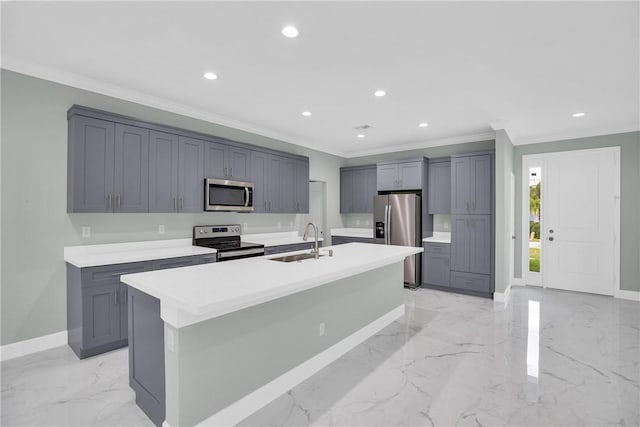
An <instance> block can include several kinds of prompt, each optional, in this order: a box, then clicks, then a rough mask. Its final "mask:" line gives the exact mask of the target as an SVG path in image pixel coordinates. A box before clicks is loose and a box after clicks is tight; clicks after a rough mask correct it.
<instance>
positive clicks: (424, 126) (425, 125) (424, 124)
mask: <svg viewBox="0 0 640 427" xmlns="http://www.w3.org/2000/svg"><path fill="white" fill-rule="evenodd" d="M418 126H420V127H421V128H426V127H427V126H429V123H420V124H419V125H418Z"/></svg>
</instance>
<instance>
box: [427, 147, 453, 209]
mask: <svg viewBox="0 0 640 427" xmlns="http://www.w3.org/2000/svg"><path fill="white" fill-rule="evenodd" d="M428 197H429V203H428V213H430V214H449V213H451V161H450V160H448V159H447V160H446V161H429V196H428Z"/></svg>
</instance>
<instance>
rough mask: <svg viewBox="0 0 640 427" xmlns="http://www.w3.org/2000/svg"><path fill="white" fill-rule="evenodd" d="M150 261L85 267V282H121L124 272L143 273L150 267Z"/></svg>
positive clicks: (89, 283)
mask: <svg viewBox="0 0 640 427" xmlns="http://www.w3.org/2000/svg"><path fill="white" fill-rule="evenodd" d="M149 264H150V263H146V262H135V263H127V264H112V265H102V266H99V267H88V268H83V269H82V273H83V281H82V283H83V284H86V285H100V284H103V283H106V282H116V283H118V282H120V276H122V275H123V274H132V273H142V272H143V271H146V270H151V268H149Z"/></svg>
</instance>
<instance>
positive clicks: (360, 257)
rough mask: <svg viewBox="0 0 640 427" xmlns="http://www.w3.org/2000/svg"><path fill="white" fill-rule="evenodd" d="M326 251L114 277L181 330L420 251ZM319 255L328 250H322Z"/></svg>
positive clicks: (351, 247)
mask: <svg viewBox="0 0 640 427" xmlns="http://www.w3.org/2000/svg"><path fill="white" fill-rule="evenodd" d="M332 249H333V253H334V254H333V257H329V256H328V255H325V256H323V257H321V258H320V259H318V260H316V259H308V260H304V261H302V262H291V263H284V262H277V261H271V260H269V258H274V257H278V256H282V254H278V255H270V256H266V257H259V258H245V259H239V260H235V261H227V262H220V263H214V264H200V265H194V266H189V267H182V268H174V269H170V270H162V271H149V272H145V273H136V274H127V275H124V276H121V278H120V280H121V281H123V282H124V283H126V284H128V285H129V286H132V287H134V288H136V289H139V290H140V291H142V292H145V293H147V294H149V295H151V296H154V297H156V298H158V299H159V300H160V307H161V309H160V311H161V316H162V319H163V320H164V321H165V322H167V323H168V324H170V325H172V326H174V327H176V328H181V327H184V326H188V325H191V324H194V323H198V322H201V321H203V320H207V319H212V318H214V317H218V316H222V315H224V314H227V313H232V312H234V311H238V310H242V309H243V308H247V307H251V306H254V305H257V304H261V303H264V302H268V301H272V300H274V299H277V298H281V297H284V296H287V295H291V294H293V293H296V292H301V291H304V290H307V289H311V288H314V287H316V286H320V285H324V284H326V283H330V282H334V281H336V280H339V279H343V278H345V277H349V276H353V275H356V274H360V273H364V272H365V271H370V270H373V269H376V268H379V267H382V266H385V265H389V264H393V263H396V262H400V261H402V260H404V258H405V257H407V256H409V255H413V254H416V253H420V252H422V251H423V249H422V248H418V247H408V246H387V245H375V244H369V243H348V244H345V245H339V246H335V247H333V248H332ZM302 252H303V251H298V252H292V253H302ZM304 252H306V251H304ZM321 253H323V254H328V250H327V248H322V250H321Z"/></svg>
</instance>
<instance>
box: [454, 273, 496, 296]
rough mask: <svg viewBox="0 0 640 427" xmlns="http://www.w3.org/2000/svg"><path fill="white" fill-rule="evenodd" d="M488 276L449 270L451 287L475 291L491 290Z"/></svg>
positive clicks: (486, 291)
mask: <svg viewBox="0 0 640 427" xmlns="http://www.w3.org/2000/svg"><path fill="white" fill-rule="evenodd" d="M490 278H491V277H490V276H487V275H485V274H474V273H461V272H458V271H452V272H451V287H454V288H458V289H466V290H468V291H475V292H485V293H488V292H491V280H490Z"/></svg>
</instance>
